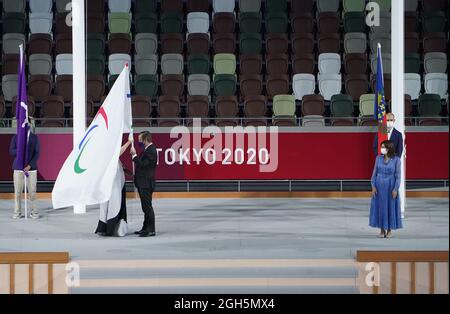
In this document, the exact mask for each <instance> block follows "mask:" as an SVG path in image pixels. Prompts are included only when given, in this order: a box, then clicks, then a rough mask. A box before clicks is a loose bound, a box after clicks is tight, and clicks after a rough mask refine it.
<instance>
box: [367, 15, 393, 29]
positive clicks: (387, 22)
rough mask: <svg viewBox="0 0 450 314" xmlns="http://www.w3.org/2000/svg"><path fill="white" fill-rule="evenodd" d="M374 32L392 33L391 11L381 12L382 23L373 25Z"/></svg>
mask: <svg viewBox="0 0 450 314" xmlns="http://www.w3.org/2000/svg"><path fill="white" fill-rule="evenodd" d="M371 32H372V33H385V34H386V33H390V32H391V13H390V12H387V11H381V12H380V24H379V25H373V26H371Z"/></svg>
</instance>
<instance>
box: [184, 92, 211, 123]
mask: <svg viewBox="0 0 450 314" xmlns="http://www.w3.org/2000/svg"><path fill="white" fill-rule="evenodd" d="M208 114H209V99H208V96H189V97H188V99H187V117H188V118H189V119H188V121H187V125H188V126H192V124H193V123H192V122H193V120H192V119H193V118H200V119H202V120H201V123H202V126H207V125H209V121H208Z"/></svg>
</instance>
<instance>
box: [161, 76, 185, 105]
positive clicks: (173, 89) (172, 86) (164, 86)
mask: <svg viewBox="0 0 450 314" xmlns="http://www.w3.org/2000/svg"><path fill="white" fill-rule="evenodd" d="M161 92H162V94H163V95H168V96H177V97H179V98H180V99H182V98H183V96H184V77H183V75H181V74H164V75H162V76H161Z"/></svg>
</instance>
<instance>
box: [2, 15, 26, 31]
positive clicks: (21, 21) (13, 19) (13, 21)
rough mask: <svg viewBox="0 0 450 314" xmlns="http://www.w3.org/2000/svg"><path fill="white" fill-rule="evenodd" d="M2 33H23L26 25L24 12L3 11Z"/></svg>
mask: <svg viewBox="0 0 450 314" xmlns="http://www.w3.org/2000/svg"><path fill="white" fill-rule="evenodd" d="M2 22H3V33H4V34H8V33H20V34H21V33H24V32H25V27H26V21H25V13H18V12H11V13H5V12H4V13H3V15H2Z"/></svg>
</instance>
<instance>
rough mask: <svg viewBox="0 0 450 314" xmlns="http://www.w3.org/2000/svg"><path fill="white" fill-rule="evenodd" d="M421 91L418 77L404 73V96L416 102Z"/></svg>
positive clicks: (417, 75) (414, 74) (415, 74)
mask: <svg viewBox="0 0 450 314" xmlns="http://www.w3.org/2000/svg"><path fill="white" fill-rule="evenodd" d="M421 89H422V82H421V79H420V75H419V74H417V73H405V94H407V95H409V96H410V97H411V100H417V99H418V98H419V96H420V90H421Z"/></svg>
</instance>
